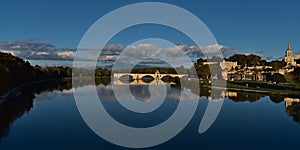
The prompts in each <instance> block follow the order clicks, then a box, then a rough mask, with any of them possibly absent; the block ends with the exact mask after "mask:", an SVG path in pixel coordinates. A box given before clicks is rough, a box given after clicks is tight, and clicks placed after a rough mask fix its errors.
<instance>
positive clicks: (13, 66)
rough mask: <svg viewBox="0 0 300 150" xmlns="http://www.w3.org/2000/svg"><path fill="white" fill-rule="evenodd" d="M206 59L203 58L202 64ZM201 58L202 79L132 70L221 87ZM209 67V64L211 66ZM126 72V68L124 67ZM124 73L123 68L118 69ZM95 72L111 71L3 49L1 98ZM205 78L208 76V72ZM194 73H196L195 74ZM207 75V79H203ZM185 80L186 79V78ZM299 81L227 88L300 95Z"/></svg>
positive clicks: (231, 83) (171, 70)
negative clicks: (39, 60)
mask: <svg viewBox="0 0 300 150" xmlns="http://www.w3.org/2000/svg"><path fill="white" fill-rule="evenodd" d="M201 62H203V60H200V63H201ZM200 63H199V61H197V62H196V63H195V64H194V67H195V68H196V71H197V72H196V74H197V75H198V77H201V78H200V79H198V78H195V77H194V76H195V72H192V71H191V70H187V69H185V68H183V67H182V66H181V67H178V68H134V69H132V70H131V72H132V73H154V72H155V71H156V70H159V72H160V73H187V74H189V75H190V76H192V77H191V78H187V79H188V81H187V82H192V81H193V80H199V83H200V86H206V87H210V88H218V82H224V80H214V82H215V83H216V84H214V87H212V85H211V79H210V77H209V76H212V75H210V74H209V73H208V72H209V68H208V67H207V66H204V65H203V66H201V64H200ZM209 67H210V66H209ZM123 71H124V70H123ZM117 72H122V71H117ZM91 73H94V75H95V78H96V80H97V79H98V80H99V79H100V80H101V79H105V80H107V79H109V80H110V79H111V73H112V72H111V70H109V69H106V68H97V69H95V70H93V71H91V72H89V71H88V70H84V69H78V68H70V67H62V66H58V67H40V66H37V65H35V66H31V65H30V63H29V62H27V61H26V62H25V61H24V60H22V59H21V58H18V57H15V56H13V55H11V54H8V53H2V52H0V77H1V81H0V100H1V99H6V98H8V97H9V96H11V95H16V96H17V95H18V94H20V90H19V89H20V88H22V87H25V86H27V85H30V84H34V83H37V82H46V81H62V80H71V79H72V76H73V77H74V76H75V77H78V78H84V77H86V76H91V75H92V74H91ZM204 74H205V75H206V77H205V75H204ZM193 75H194V76H193ZM203 77H204V79H202V78H203ZM187 79H184V80H187ZM164 80H166V81H175V82H176V83H179V82H178V81H179V80H178V79H176V78H173V79H170V78H167V79H164ZM109 82H110V81H109ZM299 87H300V86H299V84H298V83H287V82H285V83H274V82H265V81H263V82H262V81H226V90H228V91H244V92H253V93H270V94H281V95H289V94H297V95H300V88H299Z"/></svg>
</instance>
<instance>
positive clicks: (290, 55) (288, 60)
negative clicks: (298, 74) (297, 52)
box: [284, 42, 297, 66]
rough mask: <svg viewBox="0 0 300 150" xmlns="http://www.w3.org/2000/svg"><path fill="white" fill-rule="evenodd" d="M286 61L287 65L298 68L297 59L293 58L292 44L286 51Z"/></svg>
mask: <svg viewBox="0 0 300 150" xmlns="http://www.w3.org/2000/svg"><path fill="white" fill-rule="evenodd" d="M284 61H285V62H286V63H287V65H291V66H296V65H297V64H296V62H295V58H294V56H293V51H292V49H291V44H290V42H289V43H288V47H287V50H286V51H285V56H284Z"/></svg>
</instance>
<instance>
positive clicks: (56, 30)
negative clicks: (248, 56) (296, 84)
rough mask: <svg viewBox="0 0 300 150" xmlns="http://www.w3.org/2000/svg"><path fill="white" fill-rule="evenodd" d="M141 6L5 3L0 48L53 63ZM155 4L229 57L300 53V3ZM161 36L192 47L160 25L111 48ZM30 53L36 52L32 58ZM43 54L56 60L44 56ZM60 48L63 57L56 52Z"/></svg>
mask: <svg viewBox="0 0 300 150" xmlns="http://www.w3.org/2000/svg"><path fill="white" fill-rule="evenodd" d="M138 2H147V1H143V0H114V1H111V0H110V1H108V0H101V1H100V0H95V1H77V0H73V1H62V0H44V1H40V0H27V1H21V0H19V1H17V0H3V1H1V5H0V18H1V21H0V27H1V28H0V42H1V43H0V49H1V50H7V49H9V48H8V47H7V46H8V45H9V47H10V48H11V49H12V50H15V49H16V50H20V49H21V48H22V49H21V50H22V51H24V53H26V55H27V56H28V55H29V57H31V58H35V55H36V54H39V55H40V56H44V57H46V58H47V57H50V59H51V57H53V59H55V58H56V57H57V56H61V58H62V57H64V58H69V57H72V56H73V54H72V53H71V52H73V51H75V48H76V47H77V46H78V44H79V42H80V40H81V38H82V36H83V35H84V34H85V32H86V31H87V30H88V29H89V28H90V26H91V25H92V24H93V23H95V21H97V20H98V19H99V18H100V17H102V16H104V15H105V14H107V13H109V12H111V11H113V10H115V9H117V8H119V7H122V6H126V5H128V4H133V3H138ZM156 2H164V3H169V4H173V5H176V6H179V7H181V8H183V9H186V10H188V11H189V12H191V13H193V14H194V15H196V16H197V17H198V18H199V19H200V20H202V21H203V22H204V23H205V24H206V25H207V27H208V28H209V29H210V31H211V32H212V33H213V35H214V37H215V38H216V40H217V41H218V44H219V45H216V46H224V47H225V49H226V50H228V49H230V50H231V52H239V53H255V54H260V55H262V56H263V57H264V58H266V59H282V57H283V56H284V51H285V50H286V48H287V43H288V42H291V46H292V49H293V50H294V52H297V51H300V36H299V33H300V19H299V17H300V8H299V7H300V2H299V1H297V0H276V1H261V0H252V1H241V0H219V1H216V0H197V1H196V0H195V1H192V0H185V1H183V0H182V1H179V0H178V1H175V0H160V1H156ZM153 11H155V9H154V10H153ZM174 17H176V16H174ZM146 28H147V29H146ZM145 29H146V30H145ZM158 31H159V32H158ZM161 32H163V33H162V34H160V36H162V35H163V36H162V37H163V38H165V39H167V40H170V41H172V42H174V43H176V44H184V45H186V47H191V46H192V45H193V44H194V43H192V42H191V40H189V39H188V38H186V37H185V36H177V34H178V33H177V32H175V31H172V30H171V29H168V28H166V27H162V26H157V25H156V26H155V25H152V26H151V25H148V26H147V25H146V26H144V27H138V26H137V27H135V28H132V29H131V28H129V29H128V30H125V31H124V32H122V33H121V34H119V36H117V37H115V38H113V39H112V40H111V41H110V43H109V44H112V45H117V44H119V47H122V46H124V45H128V44H130V43H132V42H135V41H136V40H140V39H142V38H153V37H154V38H155V37H157V36H159V35H158V33H161ZM132 33H137V34H132ZM28 41H29V42H28ZM28 43H29V46H28ZM20 45H21V46H20ZM22 45H23V47H22ZM120 45H121V46H120ZM12 47H13V48H15V49H13V48H12ZM20 47H21V48H20ZM24 47H26V48H25V50H24ZM18 48H19V49H18ZM29 49H30V51H32V49H33V51H36V53H35V54H33V55H30V53H28V51H29ZM45 49H46V51H47V53H48V51H50V53H51V54H52V53H53V55H49V56H47V55H43V54H45V53H44V52H45ZM57 49H59V50H60V54H59V53H57V52H54V51H56V50H57ZM64 50H65V51H64ZM25 51H27V52H25ZM18 53H19V55H21V54H20V53H21V52H17V51H16V52H15V54H16V55H18ZM22 53H23V52H22ZM54 53H55V54H54ZM54 55H55V56H54ZM46 58H45V59H46Z"/></svg>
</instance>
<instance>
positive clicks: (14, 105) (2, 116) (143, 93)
mask: <svg viewBox="0 0 300 150" xmlns="http://www.w3.org/2000/svg"><path fill="white" fill-rule="evenodd" d="M92 83H93V82H91V81H90V80H89V79H85V80H82V81H81V82H80V85H77V86H76V87H72V81H55V82H53V81H49V82H43V83H37V84H34V85H30V88H29V87H28V88H24V89H22V93H21V95H19V96H18V97H14V98H10V99H7V100H6V101H2V102H1V103H0V139H1V138H3V137H5V136H7V135H8V134H9V130H10V127H11V125H12V124H13V123H14V122H15V120H16V119H18V118H20V117H21V116H22V115H24V114H25V113H27V112H29V111H30V110H31V109H32V108H33V102H34V99H35V95H36V94H40V93H45V92H52V91H57V90H58V91H65V90H71V89H72V88H74V89H76V88H77V87H83V86H87V85H91V84H92ZM147 84H148V85H149V84H150V83H147ZM147 84H146V83H143V85H139V84H137V83H135V85H133V86H130V91H131V93H132V95H134V96H135V97H136V98H137V99H139V100H141V101H145V100H148V99H149V97H150V93H149V86H145V85H147ZM153 84H155V85H156V86H160V85H164V84H167V83H163V82H161V83H153ZM96 85H97V90H101V96H102V97H104V99H107V100H115V97H114V93H113V90H112V85H111V84H110V80H106V79H96ZM167 86H170V87H171V88H172V89H173V90H170V91H168V93H167V96H169V97H171V98H172V99H175V100H176V99H177V100H179V99H180V98H179V97H180V96H181V94H180V92H178V90H187V91H191V92H193V93H194V95H196V94H197V93H198V94H197V95H198V96H199V97H200V98H201V97H202V98H205V99H208V100H210V99H213V100H223V98H224V97H226V98H227V99H228V100H232V101H234V102H246V101H248V102H255V101H258V100H260V99H261V98H262V97H265V96H269V98H270V100H271V101H272V102H274V103H282V102H283V101H284V102H285V107H286V112H287V114H288V115H289V116H291V117H292V118H293V120H294V121H295V122H297V123H300V99H299V97H297V96H295V97H292V96H289V97H287V96H283V95H267V94H258V93H250V92H235V91H225V90H222V89H216V91H217V93H219V94H215V95H214V97H211V88H210V87H205V86H201V90H200V92H199V91H196V89H195V88H194V87H192V86H193V85H192V84H185V83H183V87H184V89H181V88H182V87H181V86H180V85H177V84H167ZM176 91H177V92H176ZM184 96H192V95H184ZM227 99H226V100H227Z"/></svg>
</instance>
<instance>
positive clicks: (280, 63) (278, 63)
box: [270, 60, 286, 70]
mask: <svg viewBox="0 0 300 150" xmlns="http://www.w3.org/2000/svg"><path fill="white" fill-rule="evenodd" d="M270 66H272V68H273V69H274V70H279V69H281V68H282V67H284V66H286V62H284V61H279V60H274V61H271V63H270Z"/></svg>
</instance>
